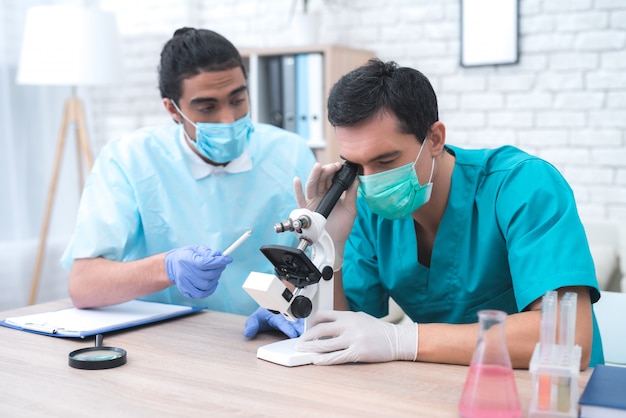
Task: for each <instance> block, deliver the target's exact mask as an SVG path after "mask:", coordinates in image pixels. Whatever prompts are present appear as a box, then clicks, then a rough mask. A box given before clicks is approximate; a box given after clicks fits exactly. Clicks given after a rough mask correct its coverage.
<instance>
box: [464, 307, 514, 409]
mask: <svg viewBox="0 0 626 418" xmlns="http://www.w3.org/2000/svg"><path fill="white" fill-rule="evenodd" d="M505 320H506V313H505V312H503V311H498V310H482V311H478V325H479V327H478V341H477V343H476V348H475V349H474V354H473V356H472V361H471V363H470V367H469V371H468V373H467V378H466V380H465V386H464V387H463V394H462V395H461V401H460V402H459V413H460V414H461V417H463V418H519V417H521V416H522V405H521V403H520V400H519V394H518V393H517V385H516V384H515V376H514V375H513V368H512V367H511V358H510V357H509V352H508V349H507V346H506V338H505V333H504V325H505Z"/></svg>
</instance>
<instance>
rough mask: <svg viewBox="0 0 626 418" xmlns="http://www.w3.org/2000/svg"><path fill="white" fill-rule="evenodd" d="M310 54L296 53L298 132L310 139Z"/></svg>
mask: <svg viewBox="0 0 626 418" xmlns="http://www.w3.org/2000/svg"><path fill="white" fill-rule="evenodd" d="M307 58H308V54H298V55H296V133H297V134H298V135H300V136H301V137H302V138H304V139H306V140H308V139H309V136H310V133H309V76H308V71H309V68H308V65H309V64H308V59H307Z"/></svg>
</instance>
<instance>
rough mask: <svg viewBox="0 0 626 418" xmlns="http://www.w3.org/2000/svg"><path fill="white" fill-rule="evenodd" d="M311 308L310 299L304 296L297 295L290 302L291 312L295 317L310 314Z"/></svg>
mask: <svg viewBox="0 0 626 418" xmlns="http://www.w3.org/2000/svg"><path fill="white" fill-rule="evenodd" d="M312 310H313V304H312V303H311V299H309V298H307V297H306V296H302V295H298V296H296V298H295V299H294V300H293V302H291V313H292V314H293V316H295V317H296V318H306V317H308V316H309V315H311V311H312Z"/></svg>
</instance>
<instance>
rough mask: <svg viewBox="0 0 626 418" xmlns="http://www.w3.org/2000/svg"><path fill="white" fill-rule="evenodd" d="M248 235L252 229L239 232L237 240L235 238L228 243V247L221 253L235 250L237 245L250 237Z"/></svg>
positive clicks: (228, 253)
mask: <svg viewBox="0 0 626 418" xmlns="http://www.w3.org/2000/svg"><path fill="white" fill-rule="evenodd" d="M250 235H252V230H251V229H248V230H247V231H246V232H244V233H243V234H241V236H240V237H239V238H237V240H235V242H233V243H232V244H230V247H228V248H226V249H225V250H224V252H222V254H223V255H230V253H232V252H233V251H235V250H236V249H237V247H239V246H240V245H241V244H242V243H243V242H244V241H245V240H247V239H248V238H249V237H250Z"/></svg>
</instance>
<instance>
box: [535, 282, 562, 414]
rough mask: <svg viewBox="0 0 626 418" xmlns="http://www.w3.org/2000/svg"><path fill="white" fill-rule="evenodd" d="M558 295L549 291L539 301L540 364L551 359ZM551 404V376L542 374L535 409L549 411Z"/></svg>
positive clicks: (554, 338)
mask: <svg viewBox="0 0 626 418" xmlns="http://www.w3.org/2000/svg"><path fill="white" fill-rule="evenodd" d="M557 298H558V293H557V292H556V291H554V290H549V291H547V292H546V294H545V295H544V296H543V299H542V300H541V340H540V344H541V345H540V356H541V364H548V363H549V362H550V358H551V357H552V352H553V349H554V344H555V342H556V305H557ZM551 403H552V375H550V374H549V373H542V374H540V375H539V388H538V396H537V408H538V409H540V410H544V411H545V410H549V409H550V407H551Z"/></svg>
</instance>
